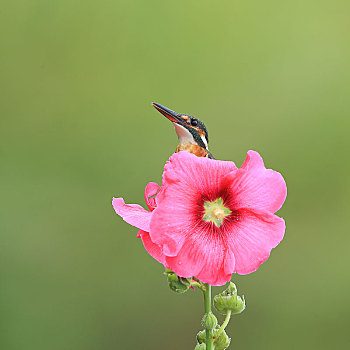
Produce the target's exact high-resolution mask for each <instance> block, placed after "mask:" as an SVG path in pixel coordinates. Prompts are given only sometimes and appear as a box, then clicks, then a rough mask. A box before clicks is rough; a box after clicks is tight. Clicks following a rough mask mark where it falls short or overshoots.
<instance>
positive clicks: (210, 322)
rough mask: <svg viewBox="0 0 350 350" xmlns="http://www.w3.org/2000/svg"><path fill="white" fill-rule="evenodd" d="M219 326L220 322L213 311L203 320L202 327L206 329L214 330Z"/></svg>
mask: <svg viewBox="0 0 350 350" xmlns="http://www.w3.org/2000/svg"><path fill="white" fill-rule="evenodd" d="M217 324H218V320H217V318H216V317H215V315H214V314H213V313H212V312H211V311H210V312H208V313H207V314H205V315H204V316H203V318H202V326H203V327H204V328H205V329H208V330H212V329H214V328H215V327H216V326H217Z"/></svg>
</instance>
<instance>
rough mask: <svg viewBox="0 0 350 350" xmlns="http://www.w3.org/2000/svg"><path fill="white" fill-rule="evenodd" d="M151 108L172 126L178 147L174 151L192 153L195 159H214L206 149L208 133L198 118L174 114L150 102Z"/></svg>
mask: <svg viewBox="0 0 350 350" xmlns="http://www.w3.org/2000/svg"><path fill="white" fill-rule="evenodd" d="M152 105H153V107H154V108H155V109H156V110H157V111H158V112H160V113H162V114H163V115H164V116H165V117H166V118H168V119H169V120H170V121H171V122H172V123H173V125H174V127H175V131H176V134H177V137H178V139H179V145H178V146H177V147H176V151H175V153H177V152H180V151H187V152H190V153H193V154H194V155H196V156H197V157H207V158H211V159H215V158H214V157H213V155H212V154H211V153H210V152H209V149H208V142H209V140H208V131H207V129H206V127H205V125H204V124H203V122H202V121H200V120H199V119H198V118H195V117H192V116H191V115H188V114H182V113H176V112H174V111H173V110H171V109H169V108H167V107H165V106H162V105H160V104H159V103H155V102H152Z"/></svg>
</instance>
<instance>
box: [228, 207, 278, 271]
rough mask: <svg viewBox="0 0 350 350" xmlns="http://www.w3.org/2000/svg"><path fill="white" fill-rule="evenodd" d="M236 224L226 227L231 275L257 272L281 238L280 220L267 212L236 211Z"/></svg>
mask: <svg viewBox="0 0 350 350" xmlns="http://www.w3.org/2000/svg"><path fill="white" fill-rule="evenodd" d="M238 213H239V216H238V219H237V221H236V222H234V223H232V224H231V225H228V227H227V231H229V232H226V237H227V244H228V245H229V248H230V250H231V251H232V252H233V254H234V256H235V262H236V264H235V269H234V272H236V273H239V274H241V275H245V274H248V273H251V272H253V271H255V270H257V269H258V267H259V266H260V264H262V263H263V262H265V261H266V260H267V259H268V257H269V256H270V252H271V249H272V248H275V247H276V246H277V245H278V244H279V243H280V242H281V240H282V239H283V236H284V231H285V223H284V220H283V219H282V218H280V217H278V216H276V215H273V214H270V213H268V212H262V211H256V210H247V209H243V210H240V211H239V212H238Z"/></svg>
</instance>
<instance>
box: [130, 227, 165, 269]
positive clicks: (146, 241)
mask: <svg viewBox="0 0 350 350" xmlns="http://www.w3.org/2000/svg"><path fill="white" fill-rule="evenodd" d="M137 236H138V237H141V239H142V243H143V245H144V247H145V249H146V250H147V252H148V254H149V255H151V256H152V257H153V258H154V259H156V260H157V261H158V262H160V263H161V264H163V265H164V266H165V267H166V262H165V255H164V254H163V252H162V250H161V249H160V247H159V246H158V245H157V244H155V243H153V242H152V240H151V238H150V236H149V233H148V232H146V231H143V230H140V231H139V232H138V235H137ZM166 268H167V267H166Z"/></svg>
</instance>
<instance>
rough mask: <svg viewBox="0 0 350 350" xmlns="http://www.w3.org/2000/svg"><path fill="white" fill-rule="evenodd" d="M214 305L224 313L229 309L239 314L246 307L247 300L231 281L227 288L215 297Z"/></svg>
mask: <svg viewBox="0 0 350 350" xmlns="http://www.w3.org/2000/svg"><path fill="white" fill-rule="evenodd" d="M214 306H215V308H216V310H218V311H219V312H220V313H222V314H223V315H226V314H227V312H228V311H229V310H230V311H231V313H232V314H239V313H241V312H242V311H243V310H244V309H245V300H244V297H243V298H241V297H240V296H239V295H237V288H236V286H235V284H234V283H232V282H230V285H229V286H228V288H227V289H226V290H224V291H223V292H222V293H220V294H218V295H216V296H215V297H214Z"/></svg>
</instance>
